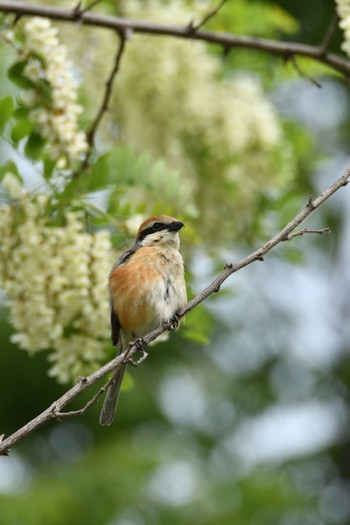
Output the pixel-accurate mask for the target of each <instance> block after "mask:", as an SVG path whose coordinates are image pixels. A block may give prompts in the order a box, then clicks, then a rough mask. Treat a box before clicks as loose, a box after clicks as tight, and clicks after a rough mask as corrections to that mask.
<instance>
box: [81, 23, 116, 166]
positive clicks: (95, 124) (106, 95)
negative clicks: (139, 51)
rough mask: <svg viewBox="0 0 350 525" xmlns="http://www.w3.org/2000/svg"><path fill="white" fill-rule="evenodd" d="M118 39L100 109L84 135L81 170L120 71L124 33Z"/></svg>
mask: <svg viewBox="0 0 350 525" xmlns="http://www.w3.org/2000/svg"><path fill="white" fill-rule="evenodd" d="M119 37H120V41H119V45H118V49H117V52H116V55H115V60H114V65H113V68H112V70H111V73H110V75H109V77H108V80H107V82H106V85H105V92H104V95H103V99H102V102H101V105H100V108H99V110H98V112H97V115H96V117H95V120H94V121H93V123H92V124H91V127H90V129H89V131H88V132H87V135H86V136H87V142H88V145H89V149H88V151H87V153H86V156H85V159H84V161H83V165H82V168H83V170H84V169H85V168H86V167H87V165H88V163H89V159H90V156H91V153H92V148H93V146H94V141H95V135H96V132H97V128H98V126H99V125H100V123H101V120H102V118H103V115H104V114H105V113H106V111H108V107H109V103H110V100H111V96H112V89H113V82H114V80H115V77H116V76H117V73H118V71H119V69H120V62H121V59H122V56H123V53H124V49H125V42H126V35H125V31H121V32H120V33H119Z"/></svg>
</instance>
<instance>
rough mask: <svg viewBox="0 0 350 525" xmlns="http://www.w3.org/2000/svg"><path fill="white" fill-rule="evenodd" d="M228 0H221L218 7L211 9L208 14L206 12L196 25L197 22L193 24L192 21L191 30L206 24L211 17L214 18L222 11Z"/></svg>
mask: <svg viewBox="0 0 350 525" xmlns="http://www.w3.org/2000/svg"><path fill="white" fill-rule="evenodd" d="M226 1H227V0H221V2H219V4H218V5H217V6H216V7H214V9H213V10H212V11H210V12H209V13H208V14H206V15H205V16H204V17H203V18H202V20H201V21H200V22H199V23H198V24H196V25H195V24H193V23H192V22H191V23H190V24H189V30H190V32H194V31H197V30H198V29H200V28H201V27H202V26H204V25H205V24H206V23H207V22H208V21H209V20H210V19H211V18H213V17H214V16H215V15H216V14H217V13H218V12H219V11H220V9H221V8H222V6H223V5H224V4H225V3H226Z"/></svg>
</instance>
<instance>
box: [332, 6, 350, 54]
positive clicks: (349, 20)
mask: <svg viewBox="0 0 350 525" xmlns="http://www.w3.org/2000/svg"><path fill="white" fill-rule="evenodd" d="M335 1H336V4H337V12H338V15H339V18H340V22H339V27H340V28H341V29H342V30H343V31H344V42H343V43H342V46H341V47H342V50H343V51H344V52H345V53H346V54H347V55H348V56H349V57H350V0H335Z"/></svg>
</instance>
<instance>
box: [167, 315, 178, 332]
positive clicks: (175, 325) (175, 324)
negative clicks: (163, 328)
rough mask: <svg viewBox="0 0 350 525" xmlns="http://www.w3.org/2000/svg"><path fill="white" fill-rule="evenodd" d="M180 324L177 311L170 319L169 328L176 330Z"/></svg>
mask: <svg viewBox="0 0 350 525" xmlns="http://www.w3.org/2000/svg"><path fill="white" fill-rule="evenodd" d="M179 324H180V316H179V314H178V313H175V314H174V315H173V317H172V318H171V319H170V327H169V328H170V330H176V329H177V328H178V327H179Z"/></svg>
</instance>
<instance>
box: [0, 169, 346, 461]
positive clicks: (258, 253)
mask: <svg viewBox="0 0 350 525" xmlns="http://www.w3.org/2000/svg"><path fill="white" fill-rule="evenodd" d="M349 178H350V168H348V169H347V170H346V172H345V173H344V174H343V175H342V176H341V177H340V178H339V179H338V180H337V181H336V182H334V183H333V184H332V185H331V186H329V188H327V189H326V190H325V191H324V192H323V193H321V195H319V196H318V197H316V198H315V199H313V198H311V197H310V199H309V200H308V201H307V203H306V204H305V206H304V207H303V208H302V210H301V211H300V212H299V213H298V214H297V215H296V216H295V217H294V218H293V219H292V220H291V221H290V222H289V223H288V224H287V225H286V226H285V227H284V228H283V229H282V230H281V231H279V232H278V233H277V234H276V235H275V236H274V237H272V238H271V239H270V240H269V241H267V242H266V243H264V244H263V245H262V246H260V248H258V249H257V250H255V251H254V252H253V253H251V254H250V255H248V256H247V257H245V258H244V259H242V260H241V261H239V262H237V263H235V264H232V263H230V264H226V266H225V268H224V270H223V271H222V272H221V273H220V274H219V275H218V276H217V277H216V279H214V281H213V282H212V283H211V284H210V285H209V286H207V287H206V288H205V289H204V290H202V291H201V292H200V293H199V294H198V295H196V297H194V298H193V299H192V300H191V301H189V302H188V303H187V305H186V306H185V307H184V308H182V310H180V312H178V319H181V318H182V317H184V315H186V314H187V313H188V312H190V311H191V310H193V309H194V308H195V307H196V306H197V305H198V304H200V303H202V302H203V301H205V299H207V298H208V297H209V296H210V295H212V294H213V293H215V292H218V291H219V290H220V287H221V285H222V284H223V283H224V282H225V281H226V280H227V279H228V278H229V277H230V276H231V275H232V274H233V273H235V272H237V271H238V270H241V269H242V268H244V267H245V266H248V265H249V264H251V263H253V262H255V261H263V260H264V256H265V255H266V254H267V253H268V252H270V251H271V250H272V248H274V247H275V246H276V245H277V244H279V243H280V242H282V241H285V240H288V239H290V238H293V237H296V236H297V235H302V233H300V232H295V235H293V234H292V232H293V231H294V230H295V228H297V227H298V226H299V224H301V223H302V222H303V221H304V220H305V219H306V218H307V217H308V216H309V215H311V213H312V212H313V211H314V210H316V209H317V208H319V207H320V206H321V205H322V204H323V203H324V202H325V201H326V200H327V199H329V198H330V197H331V196H332V195H333V194H334V193H335V192H336V191H338V190H339V189H340V188H342V187H343V186H346V185H347V184H348V182H349ZM307 232H308V233H311V230H305V231H304V233H307ZM315 232H316V233H321V230H315ZM173 328H174V324H173V323H167V324H164V325H162V326H159V327H158V328H156V329H155V330H153V331H152V332H150V333H149V334H147V335H146V336H144V337H143V338H142V342H143V344H144V345H147V344H149V343H150V342H151V341H154V339H156V338H157V337H158V336H159V335H160V334H162V333H163V332H165V331H166V330H168V331H169V330H171V329H173ZM139 347H140V341H139V340H136V341H134V342H133V343H131V344H130V346H129V347H128V348H127V349H126V351H125V352H123V353H122V354H120V355H118V357H116V358H115V359H113V360H112V361H110V362H109V363H107V364H105V365H104V366H102V367H101V368H100V369H99V370H97V371H96V372H94V373H93V374H91V375H89V376H88V377H85V378H80V379H79V381H78V382H77V384H76V385H75V386H73V388H71V389H70V390H68V391H67V392H66V393H65V394H63V396H61V397H60V398H59V399H58V400H57V401H55V402H54V403H52V405H51V406H49V408H47V409H46V410H45V411H44V412H42V413H41V414H39V415H38V416H37V417H36V418H34V419H33V420H32V421H30V422H29V423H27V424H26V425H24V426H23V427H22V428H20V429H19V430H17V431H16V432H14V433H13V434H12V435H11V436H9V437H8V438H6V439H2V440H0V441H1V442H0V455H7V454H8V452H9V450H10V448H11V447H12V446H13V445H15V444H16V443H18V442H20V441H22V440H23V439H24V438H26V437H27V436H28V435H29V434H31V433H32V432H33V431H34V430H36V429H37V428H39V427H40V426H42V425H44V424H45V423H47V422H48V421H50V420H51V419H55V418H57V417H58V415H61V417H62V413H61V411H62V408H64V407H65V406H66V405H68V404H69V403H70V402H71V401H72V400H73V399H74V398H76V397H77V396H78V395H79V394H80V393H81V392H83V391H85V390H86V389H87V388H89V387H90V386H91V385H93V384H94V383H96V382H97V381H99V380H100V379H102V378H103V377H104V376H106V375H107V374H109V373H110V372H112V371H114V370H115V368H116V367H117V366H119V365H121V364H122V363H124V362H125V359H126V358H128V359H129V358H131V357H132V356H133V355H134V354H135V352H137V351H138V350H139ZM107 384H108V383H107ZM106 386H107V385H106ZM106 386H105V387H103V388H106ZM102 393H103V390H102V389H101V390H100V391H99V392H98V393H97V394H95V396H94V397H93V398H92V399H91V400H90V401H89V402H88V403H87V405H86V407H83V408H82V409H81V410H80V411H72V412H71V413H69V412H67V413H65V415H64V417H69V416H70V415H76V414H77V413H84V412H85V410H86V409H87V408H89V407H90V406H91V405H93V404H94V403H95V402H96V401H97V400H98V399H99V397H100V396H101V394H102Z"/></svg>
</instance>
